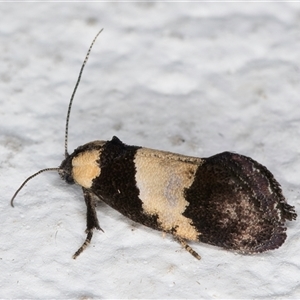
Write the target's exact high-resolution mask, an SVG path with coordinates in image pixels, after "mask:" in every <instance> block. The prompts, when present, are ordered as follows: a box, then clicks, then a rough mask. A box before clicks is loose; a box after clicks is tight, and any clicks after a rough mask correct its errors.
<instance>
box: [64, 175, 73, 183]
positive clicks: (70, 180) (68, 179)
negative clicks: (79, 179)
mask: <svg viewBox="0 0 300 300" xmlns="http://www.w3.org/2000/svg"><path fill="white" fill-rule="evenodd" d="M65 181H66V182H67V183H68V184H74V183H75V182H74V179H73V176H72V175H66V177H65Z"/></svg>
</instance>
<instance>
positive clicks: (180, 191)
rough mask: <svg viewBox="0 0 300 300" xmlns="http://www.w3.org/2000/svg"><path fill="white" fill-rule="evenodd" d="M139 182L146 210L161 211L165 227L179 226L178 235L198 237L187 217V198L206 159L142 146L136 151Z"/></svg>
mask: <svg viewBox="0 0 300 300" xmlns="http://www.w3.org/2000/svg"><path fill="white" fill-rule="evenodd" d="M134 162H135V166H136V182H137V187H138V189H139V191H140V195H139V198H140V199H141V201H142V202H143V209H144V211H145V213H147V214H150V215H154V214H155V215H157V216H158V222H159V223H160V225H161V227H162V229H163V230H164V231H167V232H171V231H172V230H174V228H175V230H176V232H174V234H175V235H177V236H179V237H181V238H184V239H188V240H197V238H198V236H199V233H198V232H197V230H196V228H195V227H194V226H193V225H191V224H192V220H191V219H189V218H186V217H184V216H183V215H182V214H183V213H184V211H185V209H186V207H187V206H188V205H189V203H188V202H187V201H186V200H185V198H184V190H185V188H189V187H190V186H191V184H192V183H193V181H194V176H195V173H196V171H197V168H198V167H199V165H201V164H202V162H203V160H202V159H200V158H194V157H188V156H183V155H178V154H173V153H170V152H163V151H157V150H152V149H147V148H142V149H139V150H138V151H137V153H136V155H135V161H134Z"/></svg>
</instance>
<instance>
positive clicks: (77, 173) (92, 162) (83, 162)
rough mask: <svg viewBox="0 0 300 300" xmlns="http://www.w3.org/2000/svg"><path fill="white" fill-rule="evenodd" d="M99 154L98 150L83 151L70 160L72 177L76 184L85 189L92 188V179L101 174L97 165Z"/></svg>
mask: <svg viewBox="0 0 300 300" xmlns="http://www.w3.org/2000/svg"><path fill="white" fill-rule="evenodd" d="M100 154H101V151H100V150H91V151H84V152H81V153H79V154H78V155H77V156H75V157H74V158H73V159H72V167H73V168H72V175H73V178H74V180H75V182H76V183H78V184H79V185H81V186H83V187H85V188H90V187H91V186H92V183H93V179H94V178H96V177H98V176H99V175H100V173H101V169H100V167H99V165H98V163H97V160H99V157H100Z"/></svg>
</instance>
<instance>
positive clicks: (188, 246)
mask: <svg viewBox="0 0 300 300" xmlns="http://www.w3.org/2000/svg"><path fill="white" fill-rule="evenodd" d="M175 239H176V240H177V241H178V242H179V243H180V244H181V246H182V247H183V248H184V249H185V250H187V251H188V252H190V253H191V254H192V255H193V256H194V257H195V258H197V259H198V260H200V259H201V256H200V255H199V254H198V253H197V252H196V251H195V250H194V249H193V248H192V247H191V246H190V245H188V244H187V243H186V242H185V240H184V239H182V238H180V237H178V236H176V237H175Z"/></svg>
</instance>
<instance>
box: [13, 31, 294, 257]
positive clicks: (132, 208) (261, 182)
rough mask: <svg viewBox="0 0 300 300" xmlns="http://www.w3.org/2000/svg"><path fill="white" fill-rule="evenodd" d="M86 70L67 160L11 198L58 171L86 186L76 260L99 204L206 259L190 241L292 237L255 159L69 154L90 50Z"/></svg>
mask: <svg viewBox="0 0 300 300" xmlns="http://www.w3.org/2000/svg"><path fill="white" fill-rule="evenodd" d="M101 32H102V30H100V31H99V32H98V33H97V35H96V37H95V38H94V40H93V41H92V43H91V45H90V47H89V50H88V52H87V54H86V57H85V59H84V62H83V64H82V66H81V69H80V72H79V76H78V79H77V82H76V85H75V88H74V90H73V93H72V96H71V99H70V102H69V106H68V112H67V118H66V128H65V159H64V160H63V162H62V163H61V165H60V167H58V168H46V169H43V170H40V171H38V172H37V173H35V174H33V175H31V176H30V177H28V178H27V179H26V180H25V181H24V182H23V184H22V185H21V186H20V188H19V189H18V190H17V191H16V192H15V194H14V196H13V197H12V199H11V205H12V206H13V201H14V199H15V197H16V196H17V194H18V193H19V191H20V190H21V189H22V188H23V187H24V185H25V184H26V183H27V182H28V181H29V180H30V179H32V178H33V177H35V176H37V175H38V174H40V173H42V172H45V171H58V173H59V175H60V176H61V178H62V179H63V180H65V181H66V182H67V183H69V184H77V185H79V186H81V188H82V191H83V196H84V200H85V203H86V207H87V214H86V222H87V224H86V234H87V236H86V239H85V241H84V243H83V244H82V246H81V247H80V248H79V249H78V250H77V251H76V252H75V254H74V255H73V258H74V259H75V258H76V257H77V256H78V255H79V254H80V253H81V252H82V251H83V250H84V249H85V248H86V247H87V246H88V245H89V244H90V242H91V239H92V236H93V232H94V230H95V229H98V230H102V229H101V227H100V225H99V221H98V218H97V212H96V201H97V200H100V201H103V202H105V203H106V204H108V205H109V206H111V207H112V208H113V209H115V210H117V211H118V212H120V213H121V214H122V215H124V216H126V217H128V218H129V219H131V220H133V221H135V222H137V223H140V224H143V225H145V226H148V227H150V228H153V229H156V230H160V231H163V232H166V233H169V234H171V235H173V237H174V238H175V239H176V240H177V241H178V242H180V243H181V245H182V246H183V247H184V248H185V249H187V250H188V251H189V252H190V253H191V254H192V255H193V256H195V257H196V258H197V259H200V256H199V254H198V253H197V252H196V251H194V250H193V249H192V248H191V247H190V246H189V245H188V243H187V241H199V242H203V243H208V244H211V245H215V246H219V247H222V248H224V249H228V250H234V251H237V252H241V253H244V254H251V253H259V252H264V251H267V250H272V249H276V248H278V247H280V246H281V245H282V244H283V242H284V241H285V239H286V226H285V222H286V220H289V221H292V220H295V219H296V217H297V214H296V212H295V210H294V207H293V206H291V205H289V204H288V203H287V201H286V200H285V198H284V196H283V194H282V190H281V187H280V185H279V183H278V182H277V181H276V179H275V178H274V176H273V175H272V173H271V172H270V171H269V170H268V169H267V168H266V167H264V166H263V165H261V164H260V163H258V162H256V161H255V160H253V159H252V158H250V157H247V156H243V155H240V154H236V153H231V152H223V153H220V154H216V155H214V156H211V157H207V158H198V157H190V156H185V155H181V154H174V153H171V152H165V151H159V150H154V149H148V148H144V147H139V146H129V145H126V144H124V143H123V142H122V141H120V140H119V139H118V138H117V137H113V138H112V140H111V141H93V142H90V143H87V144H85V145H83V146H80V147H78V148H77V149H75V150H74V152H73V153H72V154H69V153H68V149H67V148H68V124H69V118H70V112H71V107H72V103H73V99H74V95H75V93H76V90H77V87H78V85H79V82H80V79H81V75H82V72H83V70H84V67H85V65H86V63H87V60H88V58H89V55H90V52H91V49H92V47H93V45H94V43H95V41H96V39H97V37H98V36H99V34H100V33H101Z"/></svg>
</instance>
